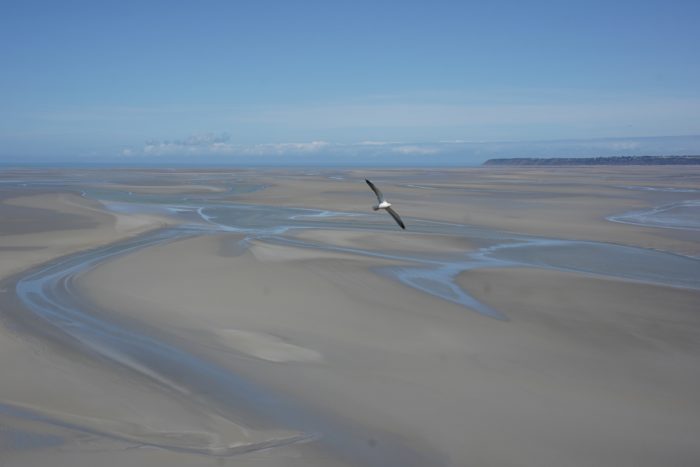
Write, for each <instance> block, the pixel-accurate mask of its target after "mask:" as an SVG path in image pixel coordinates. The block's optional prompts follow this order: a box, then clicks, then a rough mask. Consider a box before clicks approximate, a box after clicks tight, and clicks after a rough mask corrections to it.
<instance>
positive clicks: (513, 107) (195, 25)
mask: <svg viewBox="0 0 700 467" xmlns="http://www.w3.org/2000/svg"><path fill="white" fill-rule="evenodd" d="M699 21H700V2H698V1H673V0H667V1H643V0H637V1H616V2H610V1H601V2H598V1H592V0H591V1H573V0H572V1H530V2H529V1H524V0H523V1H492V2H483V1H478V2H467V1H460V2H440V1H430V2H428V1H425V2H411V1H403V2H381V1H371V2H363V1H348V2H341V1H318V2H316V1H298V2H292V1H255V2H253V1H250V2H238V1H200V2H194V1H192V2H186V1H167V2H166V1H152V2H146V1H143V2H129V1H119V2H116V1H115V2H94V1H89V2H87V1H85V2H80V1H61V2H54V1H50V2H49V1H45V2H37V1H31V0H27V1H16V2H10V1H4V2H2V11H1V14H0V63H1V65H0V162H5V163H15V162H47V163H59V162H97V163H99V162H120V163H134V164H137V163H140V162H144V163H160V162H162V163H166V164H167V163H170V162H173V163H175V162H177V163H198V162H201V163H222V164H228V163H233V164H235V163H246V164H251V163H253V164H254V163H261V164H262V163H283V164H294V163H305V164H307V163H308V164H317V163H324V164H342V165H346V164H348V165H350V164H364V163H380V164H383V165H392V164H404V163H405V164H426V165H431V164H467V165H468V164H474V163H479V162H481V161H483V160H484V159H486V158H488V157H492V156H504V157H510V156H518V155H523V156H537V155H615V154H620V155H622V154H668V153H695V154H697V153H700V137H698V136H693V135H700V59H699V58H698V57H700V46H699V44H700V28H698V27H697V24H698V22H699Z"/></svg>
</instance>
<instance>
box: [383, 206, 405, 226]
mask: <svg viewBox="0 0 700 467" xmlns="http://www.w3.org/2000/svg"><path fill="white" fill-rule="evenodd" d="M386 212H388V213H389V214H391V217H393V218H394V220H395V221H396V223H397V224H399V226H400V227H401V228H402V229H404V230H406V226H405V225H403V221H402V220H401V218H400V217H399V213H398V212H396V211H394V210H393V209H392V208H386Z"/></svg>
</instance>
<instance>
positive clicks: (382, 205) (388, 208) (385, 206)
mask: <svg viewBox="0 0 700 467" xmlns="http://www.w3.org/2000/svg"><path fill="white" fill-rule="evenodd" d="M365 181H366V182H367V185H369V187H370V188H371V189H372V191H373V192H374V194H375V195H377V201H378V204H377V205H375V206H372V209H374V210H375V211H379V210H380V209H386V212H388V213H389V214H391V217H393V218H394V220H395V221H396V223H397V224H399V226H400V227H401V228H402V229H405V228H406V226H405V225H404V224H403V221H402V220H401V217H399V213H397V212H396V211H394V210H393V209H392V208H391V203H389V202H387V201H385V200H384V195H383V194H382V192H381V191H380V190H379V188H377V187H376V186H374V183H372V182H370V181H369V180H367V179H366V178H365Z"/></svg>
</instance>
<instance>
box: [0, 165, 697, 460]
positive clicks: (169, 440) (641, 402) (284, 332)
mask: <svg viewBox="0 0 700 467" xmlns="http://www.w3.org/2000/svg"><path fill="white" fill-rule="evenodd" d="M655 169H656V168H651V169H649V168H621V169H614V170H613V169H600V170H599V169H571V168H567V169H561V170H557V169H552V170H541V169H537V170H524V171H518V170H515V169H513V170H511V169H506V170H501V169H494V170H490V169H489V170H483V169H474V170H463V171H381V172H379V173H372V174H370V175H371V178H372V179H373V180H375V181H376V182H377V183H379V184H380V186H382V188H383V189H384V191H385V192H386V193H387V194H389V193H391V199H392V201H393V202H394V203H395V205H396V207H397V210H399V212H400V213H401V215H402V216H403V217H404V219H405V220H406V223H407V225H408V231H407V232H399V231H397V229H396V228H395V226H394V225H393V221H392V220H391V218H390V217H389V216H386V215H382V214H383V213H373V212H371V210H369V209H368V207H369V206H370V205H371V203H372V202H373V199H372V194H371V192H369V191H368V190H366V187H364V186H363V183H364V182H363V181H362V177H364V176H366V175H367V173H364V172H363V173H361V172H356V171H343V172H341V171H327V172H319V173H312V174H309V172H307V171H303V170H299V171H291V170H290V171H281V170H269V171H259V172H253V171H237V172H232V173H226V172H216V171H214V172H206V171H204V172H199V171H197V172H196V173H195V172H185V173H179V174H178V176H177V177H172V176H171V175H170V174H164V173H161V172H153V173H152V172H148V173H145V174H144V173H140V172H129V173H117V174H110V176H112V177H114V182H112V183H105V184H102V185H100V184H98V183H96V182H95V179H94V178H95V174H94V173H91V174H89V175H90V176H89V177H88V176H86V175H85V174H79V175H78V176H77V178H78V180H77V181H75V182H71V183H66V185H65V186H63V187H61V189H60V190H58V191H59V192H61V193H62V194H61V196H49V195H48V194H47V193H46V192H45V191H46V190H54V191H55V190H56V188H55V187H56V185H55V184H53V185H51V186H49V185H48V184H47V181H48V182H55V181H56V179H57V178H58V179H59V180H60V177H61V176H62V177H65V178H69V177H67V175H66V174H54V173H52V174H50V176H47V175H45V174H42V177H43V178H42V180H43V181H42V183H38V182H36V183H37V184H36V185H35V186H34V187H31V186H30V187H29V188H27V189H21V188H20V187H19V186H17V185H16V184H8V185H12V186H11V187H10V188H7V187H3V190H4V198H3V202H4V203H5V204H7V205H9V206H11V207H12V208H11V210H10V209H9V208H7V209H8V210H7V211H6V212H7V213H8V217H6V218H8V219H14V225H16V226H17V227H16V229H24V230H27V229H29V228H30V227H31V229H34V231H33V233H31V234H30V233H26V234H25V235H30V236H27V237H26V238H27V240H28V241H26V242H22V241H20V239H21V238H22V237H21V236H20V234H19V233H17V234H13V233H9V234H6V235H0V258H2V260H3V263H5V258H14V263H12V266H11V267H10V266H8V267H7V269H6V270H5V269H3V277H4V279H5V280H3V281H2V283H1V284H0V287H2V288H3V289H4V292H3V293H2V294H0V300H1V302H0V305H1V306H2V308H0V309H1V310H2V315H1V316H2V323H3V330H2V331H0V368H2V369H3V372H4V375H11V376H12V377H10V378H5V377H3V378H2V380H0V460H2V465H8V466H24V465H36V464H42V463H48V462H51V463H52V464H53V465H77V466H81V465H86V466H87V465H94V463H96V462H98V463H100V464H103V465H106V466H109V465H124V464H126V463H137V464H140V465H149V466H160V465H174V466H177V465H183V466H184V465H251V466H256V465H260V466H261V465H265V466H267V465H319V466H320V465H324V466H325V465H460V466H461V465H506V466H507V465H513V466H516V465H517V466H520V465H550V464H566V465H568V464H570V465H610V466H613V465H615V466H620V465H622V466H625V465H629V466H639V465H660V464H662V465H663V464H665V465H688V466H690V465H695V464H697V462H698V460H699V459H700V450H699V449H698V447H697V443H696V442H695V441H696V439H697V436H698V434H700V424H699V423H698V420H700V398H698V396H697V394H698V393H699V392H698V389H700V377H698V374H699V373H698V371H697V370H698V364H697V362H698V361H699V360H698V356H699V355H698V353H699V352H700V345H698V340H697V336H698V335H699V331H700V315H698V313H697V309H698V308H699V306H698V305H700V284H698V279H700V267H699V266H698V265H699V264H700V261H698V260H696V259H693V258H692V257H689V256H683V255H697V254H698V253H700V245H699V244H698V242H697V239H696V237H695V236H694V234H693V232H691V231H690V230H688V229H683V228H680V229H679V228H665V227H664V226H654V227H650V226H640V225H632V224H623V223H620V222H612V221H611V220H609V219H607V218H608V217H609V216H615V215H621V214H623V213H625V212H628V211H631V210H634V209H647V208H648V209H653V208H654V207H655V206H661V205H664V204H668V203H678V202H683V201H686V200H692V199H694V198H693V197H694V196H695V195H694V194H693V192H692V191H687V190H690V189H692V188H691V187H692V185H693V184H694V183H696V182H697V180H698V179H700V173H693V172H692V170H684V171H678V170H677V169H676V171H675V172H674V171H673V170H670V169H666V168H663V169H659V170H658V171H656V172H655V171H654V170H655ZM32 175H34V176H36V174H32ZM71 175H72V176H73V174H71ZM100 175H102V176H103V177H106V175H104V174H100ZM25 178H26V177H25ZM144 180H149V183H151V185H148V186H149V188H148V189H142V190H131V189H130V188H129V187H131V188H133V187H134V186H137V187H139V186H145V185H144ZM117 181H118V182H119V183H116V182H117ZM168 181H169V182H170V183H168ZM22 183H26V180H23V181H22ZM238 183H240V184H244V183H245V186H246V188H241V189H237V184H238ZM159 187H162V188H159ZM202 187H211V188H206V189H204V188H202ZM630 187H653V188H658V189H655V190H652V189H644V190H642V189H637V188H630ZM662 188H663V189H662ZM670 188H672V189H673V190H669V189H670ZM32 190H34V191H32ZM253 190H255V191H253ZM81 193H82V194H83V196H80V194H81ZM129 193H131V194H129ZM93 197H94V198H93ZM96 199H99V200H101V201H97V200H96ZM8 203H9V204H8ZM251 203H254V204H251ZM76 204H77V207H76V206H75V205H76ZM275 206H285V208H277V207H275ZM108 208H111V211H110V210H109V209H108ZM294 208H302V209H294ZM0 209H2V205H0ZM17 209H26V211H24V212H22V211H17ZM71 209H73V211H70V210H71ZM573 211H575V212H573ZM64 212H65V213H69V214H72V215H74V216H82V217H80V218H79V219H78V218H75V217H65V216H61V213H64ZM25 215H26V216H25ZM688 215H690V217H691V218H693V216H694V214H693V212H691V213H690V214H688V213H687V212H684V213H683V216H685V217H684V218H686V219H687V217H688ZM23 216H25V217H23ZM31 216H34V219H38V220H35V221H32V223H28V222H26V221H25V220H24V219H29V218H31ZM41 216H45V217H44V219H45V222H44V223H42V222H41V219H42V217H41ZM4 219H5V217H4V218H3V220H4ZM134 219H135V220H134ZM117 220H119V222H121V225H122V229H121V230H119V229H118V228H117V227H115V226H118V225H119V224H118V222H117ZM146 220H150V222H151V223H150V224H149V223H148V222H146ZM62 221H65V223H61V222H62ZM23 222H24V224H22V223H23ZM164 222H167V223H169V224H170V225H171V226H172V227H168V228H166V229H161V230H158V231H153V232H151V233H148V234H142V235H141V236H137V237H134V236H133V235H134V234H135V233H137V232H138V229H141V230H146V229H148V228H151V229H152V228H155V227H159V226H161V225H162V223H164ZM8 225H10V224H8ZM20 225H21V227H20ZM27 226H30V227H27ZM124 226H129V227H124ZM3 227H4V228H5V229H8V230H9V229H12V228H13V227H7V226H3ZM100 229H102V230H100ZM695 234H696V232H695ZM127 237H131V238H132V239H130V240H126V241H122V242H121V243H115V244H114V245H113V246H108V247H105V248H102V249H93V250H90V251H88V252H87V253H85V254H82V255H80V254H79V255H73V256H67V257H66V258H65V259H64V260H60V261H58V262H56V261H55V262H53V263H47V264H46V266H40V265H39V266H37V265H38V264H39V263H40V262H42V261H47V260H49V259H51V258H55V257H58V256H60V255H65V254H66V253H70V252H72V251H78V250H80V249H81V248H80V246H81V245H82V246H83V247H84V248H83V249H86V250H87V249H89V248H94V247H95V246H97V245H98V244H99V243H103V244H109V243H111V242H114V241H115V240H117V239H119V238H127ZM29 240H31V241H29ZM599 242H604V243H599ZM640 247H641V248H640ZM34 248H37V249H38V250H36V251H41V252H42V256H38V255H37V254H35V255H32V254H31V253H33V252H34V251H35V250H34ZM649 248H654V249H649ZM606 258H612V259H611V260H610V261H606V260H605V259H606ZM22 261H24V263H22ZM7 264H9V263H7ZM32 266H33V267H34V268H33V269H31V270H29V268H30V267H32ZM23 271H25V272H23ZM11 274H14V276H11ZM494 318H496V319H494Z"/></svg>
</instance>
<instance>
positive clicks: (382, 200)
mask: <svg viewBox="0 0 700 467" xmlns="http://www.w3.org/2000/svg"><path fill="white" fill-rule="evenodd" d="M365 181H366V182H367V185H369V187H370V188H371V189H372V191H373V192H374V194H375V195H377V199H378V200H379V202H380V203H382V202H384V195H383V194H382V192H381V191H380V190H379V188H377V187H376V186H374V183H372V182H370V181H369V180H367V179H366V178H365Z"/></svg>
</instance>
